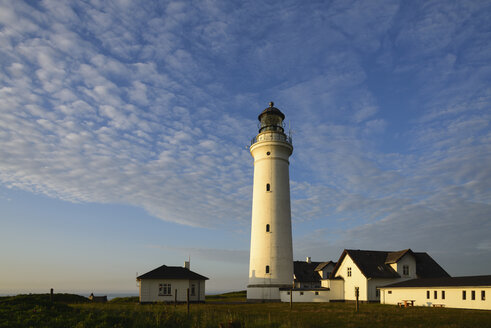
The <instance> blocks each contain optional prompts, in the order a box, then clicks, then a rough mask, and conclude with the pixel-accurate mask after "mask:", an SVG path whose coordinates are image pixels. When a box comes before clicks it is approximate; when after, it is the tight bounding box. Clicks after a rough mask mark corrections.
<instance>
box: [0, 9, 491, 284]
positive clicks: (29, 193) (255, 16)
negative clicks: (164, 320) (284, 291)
mask: <svg viewBox="0 0 491 328" xmlns="http://www.w3.org/2000/svg"><path fill="white" fill-rule="evenodd" d="M490 16H491V3H490V2H489V1H470V0H468V1H448V0H444V1H396V0H390V1H382V0H380V1H379V0H377V1H350V0H340V1H288V0H281V1H261V2H260V1H230V0H225V1H213V0H208V1H207V0H204V1H130V0H121V1H98V0H86V1H50V0H48V1H8V0H7V1H5V0H2V1H0V263H1V264H0V293H2V294H16V293H29V292H33V293H34V292H48V291H49V289H50V288H54V289H55V292H57V291H58V292H78V293H90V292H94V293H95V294H103V293H127V294H137V293H138V289H137V286H136V281H135V277H136V275H137V274H143V273H145V272H147V271H150V270H152V269H154V268H156V267H158V266H160V265H162V264H166V265H179V266H182V265H183V263H184V261H185V260H187V259H188V258H190V259H191V269H192V270H194V271H196V272H198V273H200V274H202V275H205V276H207V277H209V278H210V280H209V281H208V282H207V293H214V292H222V291H232V290H243V289H245V287H246V285H247V279H248V265H249V262H248V261H249V246H250V220H251V205H252V181H253V180H252V179H253V159H252V157H251V155H250V153H249V150H248V147H249V145H250V140H251V138H252V137H254V136H255V135H256V134H257V132H258V130H257V123H258V121H257V115H258V114H259V113H260V112H261V111H262V110H263V109H264V108H266V107H268V103H269V102H270V101H274V102H275V107H278V108H279V109H280V110H281V111H282V112H283V113H284V114H285V116H286V124H287V126H288V130H289V131H291V134H292V137H293V146H294V151H293V155H292V156H291V158H290V184H291V190H290V192H291V208H292V227H293V248H294V259H295V260H305V257H306V256H311V257H312V260H313V261H328V260H333V261H336V260H337V259H338V258H339V256H340V255H341V252H342V250H343V249H367V250H385V251H396V250H402V249H406V248H410V249H412V250H413V251H418V252H428V253H429V254H430V255H431V256H432V257H433V258H434V259H435V260H436V261H437V262H438V263H439V264H440V265H441V266H442V267H443V268H444V269H445V270H446V271H447V272H448V273H449V274H451V275H453V276H462V275H482V274H491V128H490V117H491V110H490V109H491V20H489V17H490Z"/></svg>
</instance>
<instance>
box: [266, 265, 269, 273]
mask: <svg viewBox="0 0 491 328" xmlns="http://www.w3.org/2000/svg"><path fill="white" fill-rule="evenodd" d="M266 273H269V265H266Z"/></svg>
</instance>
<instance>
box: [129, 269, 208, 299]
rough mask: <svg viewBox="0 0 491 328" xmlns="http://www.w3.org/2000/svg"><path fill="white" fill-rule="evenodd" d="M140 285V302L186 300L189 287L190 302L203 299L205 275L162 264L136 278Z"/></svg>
mask: <svg viewBox="0 0 491 328" xmlns="http://www.w3.org/2000/svg"><path fill="white" fill-rule="evenodd" d="M136 280H137V282H138V285H139V287H140V303H154V302H175V301H177V302H186V301H187V293H188V289H189V301H190V302H204V301H205V281H206V280H208V278H207V277H205V276H202V275H200V274H197V273H196V272H193V271H191V270H190V269H189V262H185V264H184V267H179V266H166V265H162V266H160V267H158V268H156V269H154V270H152V271H149V272H147V273H145V274H142V275H140V276H138V277H137V278H136Z"/></svg>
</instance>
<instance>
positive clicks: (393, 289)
mask: <svg viewBox="0 0 491 328" xmlns="http://www.w3.org/2000/svg"><path fill="white" fill-rule="evenodd" d="M404 302H406V303H407V302H411V304H413V305H415V306H435V307H451V308H462V309H480V310H491V276H469V277H445V278H429V279H412V280H407V281H403V282H399V283H396V284H391V285H388V286H385V287H381V288H380V303H382V304H394V305H397V304H403V303H404Z"/></svg>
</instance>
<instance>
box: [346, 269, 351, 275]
mask: <svg viewBox="0 0 491 328" xmlns="http://www.w3.org/2000/svg"><path fill="white" fill-rule="evenodd" d="M347 275H348V277H351V267H349V268H348V272H347Z"/></svg>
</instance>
